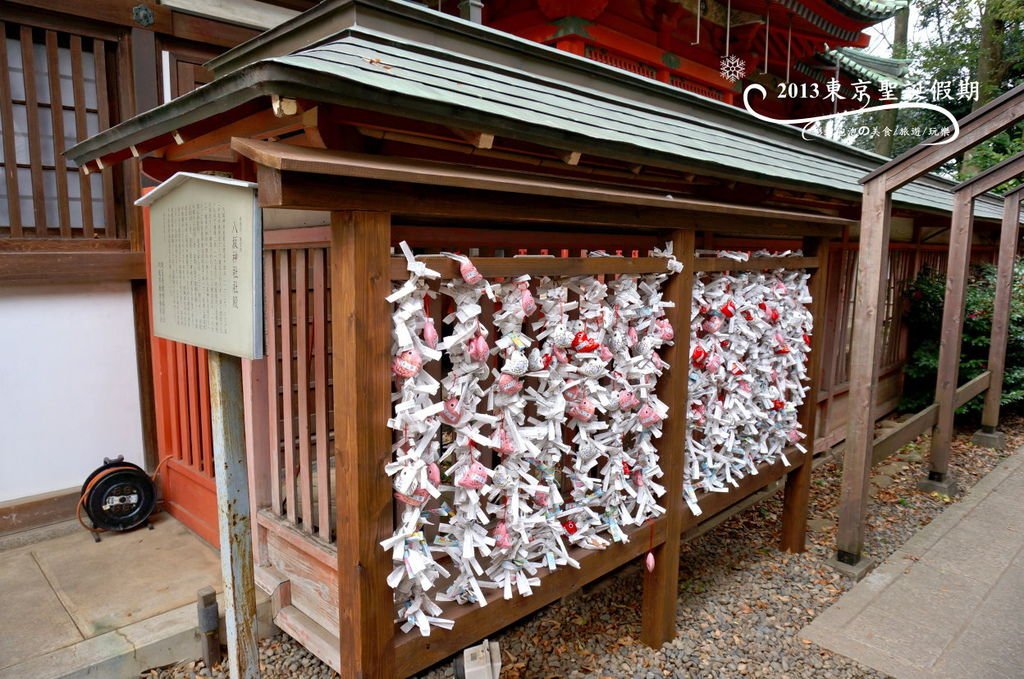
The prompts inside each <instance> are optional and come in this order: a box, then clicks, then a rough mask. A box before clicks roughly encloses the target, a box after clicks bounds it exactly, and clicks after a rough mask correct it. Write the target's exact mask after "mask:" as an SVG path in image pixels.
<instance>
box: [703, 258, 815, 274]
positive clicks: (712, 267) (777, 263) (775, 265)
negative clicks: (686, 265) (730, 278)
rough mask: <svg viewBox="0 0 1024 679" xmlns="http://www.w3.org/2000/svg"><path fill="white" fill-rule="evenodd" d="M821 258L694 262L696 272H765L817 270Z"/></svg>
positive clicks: (722, 259)
mask: <svg viewBox="0 0 1024 679" xmlns="http://www.w3.org/2000/svg"><path fill="white" fill-rule="evenodd" d="M821 263H822V262H821V259H820V258H819V257H754V258H752V259H748V260H747V261H745V262H737V261H736V260H734V259H728V258H725V257H698V258H697V259H695V260H694V262H693V270H694V271H715V272H719V271H764V270H767V269H817V268H818V267H819V266H820V265H821Z"/></svg>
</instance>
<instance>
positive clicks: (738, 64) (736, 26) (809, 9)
mask: <svg viewBox="0 0 1024 679" xmlns="http://www.w3.org/2000/svg"><path fill="white" fill-rule="evenodd" d="M472 4H473V3H472V2H461V3H459V2H457V0H446V1H445V2H444V3H443V5H442V8H443V10H444V11H446V12H449V13H453V14H455V13H459V12H460V10H461V12H462V14H463V16H464V17H467V18H468V17H470V16H471V13H472V11H473V8H472V7H471V5H472ZM906 4H907V3H906V2H905V1H903V0H877V1H876V0H808V1H807V2H796V1H795V0H779V1H777V0H731V1H729V0H725V1H721V2H720V1H716V0H676V1H673V0H487V2H486V3H484V5H483V7H482V8H480V10H481V12H482V18H483V23H485V24H486V25H488V26H493V27H494V28H498V29H500V30H503V31H507V32H509V33H513V34H515V35H519V36H521V37H525V38H529V39H531V40H535V41H537V42H540V43H544V44H546V45H551V46H554V47H556V48H558V49H561V50H565V51H567V52H572V53H573V54H578V55H580V56H583V57H586V58H588V59H593V60H594V61H599V62H602V63H605V64H609V65H611V66H614V67H616V68H621V69H624V70H627V71H631V72H633V73H636V74H638V75H641V76H644V77H647V78H651V79H654V80H658V81H661V82H663V83H667V84H669V85H672V86H674V87H679V88H682V89H685V90H689V91H691V92H696V93H698V94H701V95H704V96H706V97H710V98H712V99H717V100H718V101H722V102H725V103H729V104H734V105H742V96H741V93H742V90H743V88H744V87H745V86H746V85H747V84H749V83H760V84H762V85H764V86H765V88H766V89H767V90H768V95H769V96H768V100H767V101H765V102H763V104H762V105H759V106H758V107H757V108H758V110H761V111H765V112H771V114H772V115H775V116H777V117H799V116H807V115H816V114H820V113H825V112H828V111H831V110H832V109H833V106H834V101H832V100H828V99H826V98H825V97H826V94H827V83H828V81H829V80H831V79H833V78H836V77H838V80H839V82H840V83H841V84H842V88H841V89H840V91H839V94H840V95H841V96H842V97H845V100H841V101H839V108H840V109H843V108H851V107H854V106H859V105H860V104H859V103H857V104H853V105H851V101H852V99H853V97H854V96H856V93H857V89H856V88H855V87H854V83H857V82H860V83H869V84H868V85H867V87H866V90H867V93H868V95H870V96H872V97H874V98H878V96H879V94H880V89H883V88H884V87H885V84H886V83H891V84H892V85H893V86H894V87H898V86H900V85H901V84H903V82H904V81H903V78H902V76H903V74H904V72H905V70H906V62H902V61H897V60H890V59H884V58H878V57H869V56H867V55H865V54H863V53H862V52H861V51H860V49H858V48H864V47H866V46H867V45H868V42H869V36H868V35H867V34H865V33H864V30H865V29H867V28H868V27H870V26H872V25H874V24H877V23H879V22H881V21H883V20H885V19H887V18H889V17H891V16H892V15H893V14H895V13H896V12H897V11H899V10H900V9H902V8H903V7H905V6H906ZM727 58H731V59H730V64H731V66H732V69H733V70H732V73H731V74H729V73H726V74H725V75H732V76H736V75H740V74H742V75H740V77H738V78H736V79H735V80H732V79H727V78H726V77H723V68H722V67H723V63H724V62H723V60H725V59H727ZM785 83H791V84H792V85H791V86H790V87H789V88H788V91H786V92H784V93H785V94H787V95H789V96H787V97H785V98H780V97H779V94H780V88H779V85H780V84H783V86H785V85H784V84H785ZM794 95H795V96H794Z"/></svg>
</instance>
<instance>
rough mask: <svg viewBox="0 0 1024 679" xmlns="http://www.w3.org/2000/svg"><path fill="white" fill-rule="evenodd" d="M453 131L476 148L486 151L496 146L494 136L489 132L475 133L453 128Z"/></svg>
mask: <svg viewBox="0 0 1024 679" xmlns="http://www.w3.org/2000/svg"><path fill="white" fill-rule="evenodd" d="M451 131H452V132H454V133H455V134H457V135H459V136H460V137H462V138H463V139H465V140H466V141H468V142H469V143H470V144H472V145H473V147H474V148H478V149H481V150H486V149H489V148H492V147H493V146H494V135H493V134H488V133H487V132H475V131H473V130H462V129H459V128H457V127H453V128H451Z"/></svg>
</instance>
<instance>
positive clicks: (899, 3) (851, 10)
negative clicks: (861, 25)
mask: <svg viewBox="0 0 1024 679" xmlns="http://www.w3.org/2000/svg"><path fill="white" fill-rule="evenodd" d="M825 2H827V3H828V4H829V5H830V6H832V7H834V8H836V9H837V10H839V11H840V12H842V13H843V14H845V15H847V16H849V17H853V18H855V19H862V20H864V21H871V22H876V21H882V20H883V19H888V18H889V17H891V16H894V15H895V14H896V13H897V12H899V11H900V10H903V9H906V8H907V7H908V6H910V1H909V0H825Z"/></svg>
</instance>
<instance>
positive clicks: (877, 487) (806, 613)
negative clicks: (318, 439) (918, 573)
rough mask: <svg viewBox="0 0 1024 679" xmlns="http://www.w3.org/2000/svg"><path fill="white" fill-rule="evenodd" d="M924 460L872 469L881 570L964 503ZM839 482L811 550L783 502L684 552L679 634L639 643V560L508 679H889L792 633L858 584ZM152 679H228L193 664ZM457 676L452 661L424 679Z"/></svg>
mask: <svg viewBox="0 0 1024 679" xmlns="http://www.w3.org/2000/svg"><path fill="white" fill-rule="evenodd" d="M1003 429H1004V431H1005V433H1006V435H1007V452H999V451H992V450H987V449H985V448H980V447H978V446H975V445H973V444H971V443H970V441H969V439H970V432H969V431H961V432H959V433H958V435H957V436H956V438H955V440H954V443H953V455H952V458H951V459H952V462H951V467H952V472H953V475H954V476H955V478H956V479H957V482H958V483H959V485H960V487H961V488H962V489H969V488H970V487H971V486H973V485H974V484H975V483H976V482H977V481H978V480H979V479H980V478H981V477H983V476H984V475H985V474H987V473H988V472H989V471H991V470H992V469H993V468H994V467H995V466H996V465H997V464H998V463H999V462H1000V461H1001V460H1002V459H1004V458H1005V457H1006V456H1007V455H1008V454H1010V452H1011V451H1015V450H1016V449H1017V448H1018V447H1020V446H1021V445H1022V444H1024V419H1022V418H1020V417H1013V418H1007V419H1006V421H1005V422H1004V426H1003ZM927 452H928V439H927V436H925V437H921V438H920V439H918V441H916V442H915V443H912V444H910V445H908V446H906V447H905V448H903V449H902V450H901V451H900V452H899V453H897V454H896V455H894V456H893V457H891V458H890V459H889V460H887V461H886V462H885V463H884V464H882V465H880V466H879V467H876V468H875V470H874V472H873V478H872V490H871V495H872V502H871V514H870V519H869V525H868V531H867V544H866V548H865V551H866V553H867V554H868V555H869V556H871V557H874V558H875V559H877V560H879V561H881V560H884V559H885V558H886V557H888V556H889V555H890V554H892V553H893V552H894V551H895V550H896V549H897V548H898V547H899V546H900V545H902V544H903V543H904V542H906V540H907V539H909V538H910V536H911V535H913V534H914V533H915V532H916V531H918V530H919V529H920V528H921V527H923V526H925V525H927V524H928V523H929V522H930V521H931V520H932V519H933V518H934V517H935V516H936V515H938V514H939V513H940V512H941V511H942V509H943V508H944V507H945V505H946V504H948V503H950V502H956V501H957V499H958V498H956V497H954V498H949V497H942V496H938V495H935V494H932V495H928V494H925V493H922V492H920V491H918V490H917V489H916V487H915V484H916V483H917V481H918V480H919V479H921V478H924V477H925V476H926V475H927V474H926V471H927V469H926V460H927ZM840 475H841V466H840V465H838V464H836V463H835V462H827V463H825V464H824V465H822V466H821V467H820V468H818V469H817V470H815V473H814V478H813V481H812V483H813V488H812V501H811V502H812V505H811V511H810V521H809V527H810V532H809V533H808V550H807V552H805V553H804V554H783V553H781V552H779V551H778V550H777V549H776V548H775V547H774V545H775V541H776V540H777V536H778V530H779V525H780V520H781V515H782V503H781V494H780V495H776V497H774V498H771V499H769V500H766V501H765V502H762V503H761V504H760V505H758V506H756V507H753V508H751V509H748V510H746V511H745V512H742V513H741V514H739V515H738V516H735V517H732V518H731V519H729V520H728V521H726V522H725V523H723V524H722V525H721V526H719V527H717V528H715V529H714V530H712V531H710V532H708V533H707V534H705V535H703V536H701V537H700V538H697V539H696V540H693V541H692V542H689V543H687V544H684V545H683V548H682V567H681V570H680V574H679V610H678V615H677V618H676V622H677V629H679V630H680V633H679V635H678V636H677V638H676V639H675V640H674V641H672V642H671V643H670V644H667V645H666V646H665V647H663V648H662V649H660V650H657V651H654V650H652V649H649V648H647V647H645V646H643V645H642V644H641V643H640V642H639V636H640V601H641V574H640V570H639V566H638V565H636V564H631V565H628V566H626V567H624V568H622V569H620V570H619V571H618V572H616V573H613V574H611V575H609V576H607V577H606V578H604V579H603V580H600V581H598V582H597V583H594V584H593V585H591V586H589V587H587V588H585V589H584V591H583V592H581V593H579V594H577V595H574V596H572V597H569V598H568V599H564V600H562V601H561V602H559V603H556V604H553V605H551V606H549V607H548V608H546V609H544V610H542V611H540V612H539V613H536V614H534V615H532V616H529V617H528V618H526V619H524V620H523V621H521V622H520V623H518V624H516V625H514V626H512V627H510V628H509V629H508V630H506V631H505V632H503V633H501V634H498V635H496V636H495V637H493V638H494V639H495V640H496V641H498V642H499V643H500V644H501V649H502V655H503V662H504V667H503V669H502V677H503V679H534V678H537V679H541V678H543V679H547V678H550V679H561V678H563V677H564V678H572V677H594V678H605V677H612V678H619V677H638V678H640V677H642V678H644V679H646V678H648V677H715V678H720V677H772V678H773V679H774V678H780V679H784V678H787V677H789V678H797V677H814V678H815V679H818V678H820V677H836V678H840V677H882V676H885V675H881V674H879V673H877V672H875V671H873V670H871V669H868V668H866V667H864V666H862V665H859V664H857V663H855V662H853V661H851V660H848V659H846V658H844V657H843V656H839V655H835V654H833V653H831V652H829V651H826V650H824V649H821V648H819V647H817V646H815V645H813V644H809V643H805V642H802V641H801V640H800V639H799V638H798V637H797V633H798V632H799V631H800V629H801V628H803V626H804V625H806V624H807V623H808V622H810V621H811V620H812V619H813V618H814V617H815V616H816V615H817V614H819V613H821V612H822V611H824V610H825V609H826V608H828V607H829V606H830V605H831V604H832V603H833V602H835V600H836V599H837V598H839V596H840V595H841V594H842V593H843V592H844V591H846V590H847V589H848V588H849V587H850V586H852V583H850V582H848V581H846V580H844V579H843V578H841V577H840V576H839V575H838V574H836V573H835V572H834V571H832V570H831V569H830V568H829V567H828V566H826V565H825V560H826V559H828V558H829V557H831V556H832V550H833V549H834V546H835V542H834V540H835V522H836V518H837V517H836V504H837V501H838V496H839V481H840ZM961 492H962V491H961ZM260 653H261V665H262V666H263V667H262V669H263V676H264V677H266V678H267V679H275V678H277V677H282V678H283V677H330V676H336V675H335V674H334V673H333V672H331V671H330V670H329V669H328V668H327V667H326V666H324V665H322V664H321V663H320V662H319V661H318V660H316V659H315V658H313V657H312V656H311V655H310V654H309V653H308V652H307V651H305V650H304V649H303V648H302V647H301V646H299V645H298V644H297V643H296V642H294V641H292V640H291V639H290V638H288V637H287V636H283V635H282V636H278V637H274V638H273V639H269V640H266V641H264V642H263V643H262V644H261V647H260ZM143 676H145V677H153V678H154V679H156V678H159V679H183V678H186V677H188V678H191V677H194V676H214V677H224V676H226V673H225V672H224V671H223V669H222V668H220V667H217V668H214V671H213V672H212V673H211V672H210V670H207V669H205V668H203V666H202V664H201V663H191V664H188V663H186V664H179V665H175V666H173V667H168V668H162V669H160V670H152V671H150V672H148V673H146V674H144V675H143ZM453 676H454V672H453V669H452V665H451V663H444V664H442V665H439V666H437V667H435V668H433V669H432V670H430V671H429V672H427V673H425V674H423V675H421V677H422V678H423V679H441V678H447V677H453Z"/></svg>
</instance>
